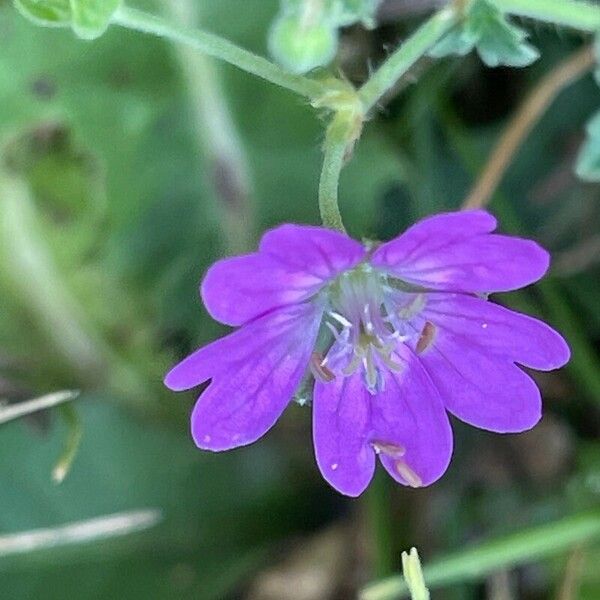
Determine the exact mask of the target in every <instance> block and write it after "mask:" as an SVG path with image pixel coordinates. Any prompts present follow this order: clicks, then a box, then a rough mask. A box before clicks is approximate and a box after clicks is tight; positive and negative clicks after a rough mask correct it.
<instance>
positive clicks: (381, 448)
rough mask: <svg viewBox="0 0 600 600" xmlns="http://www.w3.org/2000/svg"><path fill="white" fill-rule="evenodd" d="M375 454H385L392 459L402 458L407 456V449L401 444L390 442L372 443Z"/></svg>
mask: <svg viewBox="0 0 600 600" xmlns="http://www.w3.org/2000/svg"><path fill="white" fill-rule="evenodd" d="M371 445H372V446H373V450H375V454H385V455H386V456H389V457H391V458H397V459H399V458H402V457H403V456H404V455H405V454H406V448H404V446H401V445H400V444H391V443H390V442H380V441H375V442H372V443H371Z"/></svg>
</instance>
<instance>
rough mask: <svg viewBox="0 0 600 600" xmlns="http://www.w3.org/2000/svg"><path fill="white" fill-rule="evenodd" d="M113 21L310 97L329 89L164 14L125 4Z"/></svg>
mask: <svg viewBox="0 0 600 600" xmlns="http://www.w3.org/2000/svg"><path fill="white" fill-rule="evenodd" d="M112 22H113V23H114V24H116V25H120V26H121V27H125V28H127V29H133V30H135V31H140V32H143V33H148V34H151V35H156V36H158V37H162V38H166V39H168V40H170V41H172V42H178V43H181V44H186V45H188V46H191V47H193V48H195V49H196V50H199V51H200V52H203V53H204V54H206V55H208V56H212V57H213V58H218V59H220V60H223V61H225V62H227V63H229V64H231V65H234V66H236V67H238V69H241V70H242V71H246V72H247V73H251V74H252V75H256V76H257V77H261V78H262V79H265V80H266V81H270V82H271V83H274V84H275V85H279V86H281V87H284V88H286V89H288V90H291V91H292V92H296V93H297V94H300V95H301V96H305V97H306V98H309V99H310V100H314V99H317V98H319V97H320V96H322V95H323V93H324V92H325V91H326V87H325V86H324V85H323V84H321V83H320V82H318V81H315V80H314V79H309V78H307V77H302V76H300V75H292V74H291V73H288V72H287V71H285V70H284V69H282V68H281V67H279V66H277V65H276V64H274V63H272V62H270V61H269V60H267V59H266V58H263V57H262V56H258V55H256V54H254V53H252V52H249V51H248V50H244V49H243V48H240V47H239V46H236V45H235V44H234V43H232V42H230V41H228V40H226V39H223V38H222V37H219V36H218V35H214V34H212V33H208V32H206V31H202V30H199V29H192V28H189V27H183V26H181V25H176V24H173V23H168V22H167V21H165V20H164V19H163V18H162V17H159V16H156V15H152V14H150V13H146V12H144V11H142V10H137V9H135V8H131V7H129V6H121V7H120V8H119V9H118V10H117V12H116V13H115V15H114V16H113V18H112Z"/></svg>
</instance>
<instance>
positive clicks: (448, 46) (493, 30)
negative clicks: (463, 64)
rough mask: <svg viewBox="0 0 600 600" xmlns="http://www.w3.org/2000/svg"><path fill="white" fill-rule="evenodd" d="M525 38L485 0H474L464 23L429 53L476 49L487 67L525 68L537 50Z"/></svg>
mask: <svg viewBox="0 0 600 600" xmlns="http://www.w3.org/2000/svg"><path fill="white" fill-rule="evenodd" d="M526 38H527V33H526V32H525V31H524V30H523V29H521V28H520V27H517V26H516V25H513V24H512V23H510V22H509V21H508V20H507V19H506V17H505V16H504V15H503V14H502V12H501V11H500V10H499V9H498V8H497V7H496V6H494V5H493V4H492V3H490V2H489V1H488V0H473V1H472V2H471V4H470V5H469V6H468V8H467V10H466V14H465V16H464V20H463V22H462V23H460V24H459V25H458V26H457V27H455V28H454V29H453V30H452V31H450V32H449V33H448V34H446V36H445V37H443V38H442V39H441V40H440V41H439V42H438V43H437V44H436V45H435V46H434V47H433V48H432V49H431V50H430V52H429V53H430V55H431V56H434V57H436V58H441V57H443V56H448V55H450V54H457V55H459V56H464V55H466V54H468V53H469V52H471V50H473V49H476V50H477V53H478V54H479V56H480V57H481V60H482V61H483V62H484V63H485V64H486V65H487V66H488V67H497V66H500V65H506V66H509V67H525V66H527V65H529V64H531V63H532V62H534V61H535V60H536V59H537V58H538V57H539V52H538V51H537V50H536V49H535V48H534V47H533V46H531V45H530V44H529V43H527V42H526Z"/></svg>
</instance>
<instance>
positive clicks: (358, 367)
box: [165, 210, 569, 496]
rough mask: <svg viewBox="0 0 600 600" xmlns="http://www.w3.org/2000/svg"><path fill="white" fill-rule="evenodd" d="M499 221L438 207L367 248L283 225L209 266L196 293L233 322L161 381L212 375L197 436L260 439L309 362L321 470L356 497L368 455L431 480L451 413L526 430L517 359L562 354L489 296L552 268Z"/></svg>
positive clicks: (197, 413)
mask: <svg viewBox="0 0 600 600" xmlns="http://www.w3.org/2000/svg"><path fill="white" fill-rule="evenodd" d="M495 227H496V221H495V219H494V218H493V217H492V216H491V215H490V214H489V213H487V212H485V211H481V210H475V211H465V212H457V213H447V214H440V215H436V216H433V217H429V218H427V219H424V220H423V221H421V222H419V223H417V224H415V225H414V226H412V227H410V228H409V229H408V230H407V231H406V232H404V233H403V234H402V235H400V236H399V237H397V238H395V239H394V240H392V241H390V242H387V243H384V244H381V245H372V244H361V243H359V242H357V241H355V240H353V239H351V238H349V237H347V236H345V235H344V234H342V233H339V232H336V231H332V230H328V229H324V228H321V227H309V226H300V225H282V226H280V227H278V228H276V229H273V230H271V231H268V232H267V233H266V234H265V235H264V236H263V238H262V241H261V243H260V247H259V249H258V252H256V253H253V254H249V255H246V256H239V257H234V258H227V259H224V260H220V261H218V262H217V263H216V264H214V265H213V266H212V267H211V268H210V269H209V270H208V272H207V274H206V276H205V278H204V281H203V282H202V286H201V294H202V298H203V300H204V304H205V305H206V308H207V309H208V311H209V313H210V314H211V315H212V316H213V317H214V318H215V319H217V320H218V321H221V322H222V323H224V324H227V325H233V326H236V327H239V329H237V330H236V331H234V332H233V333H231V334H230V335H227V336H226V337H224V338H222V339H220V340H217V341H215V342H212V343H211V344H209V345H208V346H205V347H203V348H201V349H199V350H197V351H196V352H194V353H193V354H191V355H190V356H188V357H187V358H186V359H185V360H183V361H182V362H181V363H179V364H178V365H177V366H175V367H174V368H173V369H172V370H171V371H170V372H169V373H168V375H167V377H166V379H165V383H166V385H167V386H168V387H169V388H171V389H172V390H185V389H189V388H192V387H195V386H197V385H199V384H201V383H203V382H206V381H207V380H209V379H210V380H211V383H210V385H209V386H208V388H207V389H206V390H205V391H204V392H203V393H202V395H201V396H200V398H199V400H198V402H197V403H196V406H195V408H194V411H193V414H192V434H193V437H194V440H195V442H196V444H197V445H198V446H199V447H200V448H203V449H207V450H215V451H218V450H227V449H230V448H234V447H237V446H243V445H245V444H250V443H251V442H254V441H255V440H257V439H258V438H260V437H261V436H262V435H264V434H265V433H266V432H267V431H268V430H269V429H270V428H271V427H272V426H273V424H274V423H275V422H276V421H277V419H278V417H279V416H280V415H281V413H282V412H283V410H284V409H285V407H286V405H287V404H288V402H289V401H290V399H291V398H292V397H293V395H294V392H295V391H296V389H297V388H298V386H299V384H300V383H301V381H302V379H303V377H304V376H305V374H306V373H307V371H308V372H312V376H313V377H314V379H315V386H314V397H313V438H314V447H315V454H316V459H317V462H318V465H319V468H320V470H321V472H322V474H323V476H324V477H325V479H326V480H327V481H328V482H329V483H330V484H331V485H332V486H333V487H334V488H336V489H337V490H339V491H340V492H342V493H344V494H347V495H350V496H357V495H359V494H360V493H361V492H362V491H363V490H364V489H365V488H366V487H367V485H368V484H369V481H370V480H371V478H372V476H373V472H374V469H375V463H376V456H379V459H380V460H381V462H382V464H383V466H384V467H385V469H386V470H387V471H388V472H389V473H390V475H391V476H392V477H393V478H394V479H396V480H397V481H398V482H400V483H401V484H404V485H409V486H413V487H418V486H425V485H429V484H430V483H432V482H434V481H436V480H437V479H438V478H439V477H440V476H441V475H442V474H443V473H444V471H445V470H446V468H447V467H448V463H449V461H450V456H451V454H452V431H451V428H450V423H449V420H448V414H447V413H448V412H450V413H451V414H453V415H454V416H456V417H458V418H459V419H461V420H462V421H465V422H467V423H470V424H471V425H474V426H476V427H480V428H483V429H487V430H490V431H496V432H501V433H506V432H519V431H524V430H526V429H530V428H531V427H533V426H534V425H535V424H536V423H537V422H538V420H539V419H540V416H541V400H540V392H539V390H538V388H537V386H536V385H535V383H534V382H533V381H532V379H531V378H530V377H529V376H528V375H527V374H526V373H525V372H524V371H523V370H522V369H521V368H520V367H519V366H518V365H523V366H525V367H530V368H533V369H540V370H550V369H555V368H557V367H560V366H562V365H563V364H565V363H566V362H567V360H568V359H569V349H568V347H567V345H566V343H565V341H564V340H563V339H562V338H561V336H560V335H559V334H558V333H556V332H555V331H554V330H552V329H551V328H550V327H548V326H547V325H545V324H544V323H542V322H541V321H538V320H537V319H534V318H532V317H529V316H525V315H522V314H519V313H516V312H513V311H511V310H508V309H506V308H503V307H502V306H499V305H498V304H495V303H493V302H490V301H488V300H487V299H486V298H487V296H486V294H488V293H491V292H504V291H508V290H515V289H518V288H521V287H523V286H526V285H528V284H530V283H532V282H534V281H537V280H538V279H540V278H541V277H542V276H543V275H544V273H545V272H546V270H547V268H548V263H549V257H548V254H547V252H546V251H545V250H543V249H542V248H540V246H538V245H537V244H536V243H535V242H533V241H530V240H524V239H520V238H516V237H508V236H504V235H499V234H495V233H491V232H492V231H493V230H494V229H495Z"/></svg>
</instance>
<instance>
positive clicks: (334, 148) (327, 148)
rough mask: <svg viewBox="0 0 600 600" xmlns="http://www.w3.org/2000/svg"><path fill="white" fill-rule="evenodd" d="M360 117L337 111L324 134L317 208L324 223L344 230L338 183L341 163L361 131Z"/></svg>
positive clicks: (332, 227) (348, 112)
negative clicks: (339, 204)
mask: <svg viewBox="0 0 600 600" xmlns="http://www.w3.org/2000/svg"><path fill="white" fill-rule="evenodd" d="M361 125H362V120H361V118H360V117H357V116H356V115H354V114H353V113H352V112H351V111H341V112H339V113H337V114H336V115H335V116H334V118H333V120H332V121H331V123H330V124H329V127H328V128H327V133H326V135H325V143H324V144H323V152H324V156H323V167H322V169H321V179H320V181H319V211H320V212H321V221H322V222H323V225H324V226H325V227H329V228H331V229H337V230H338V231H344V232H345V231H346V229H345V227H344V223H343V222H342V215H341V214H340V208H339V206H338V187H339V181H340V174H341V172H342V168H343V166H344V163H345V161H346V159H347V157H348V156H349V154H350V153H351V152H352V147H353V146H354V142H355V141H356V140H357V139H358V136H359V135H360V127H361Z"/></svg>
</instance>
